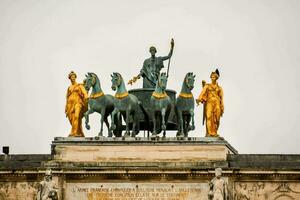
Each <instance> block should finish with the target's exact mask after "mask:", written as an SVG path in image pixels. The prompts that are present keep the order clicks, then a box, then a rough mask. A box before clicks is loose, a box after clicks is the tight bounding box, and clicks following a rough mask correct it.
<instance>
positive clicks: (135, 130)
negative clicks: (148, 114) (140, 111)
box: [131, 112, 138, 137]
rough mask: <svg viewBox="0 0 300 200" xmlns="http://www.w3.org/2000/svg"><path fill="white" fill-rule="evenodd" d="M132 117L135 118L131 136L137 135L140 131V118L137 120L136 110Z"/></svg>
mask: <svg viewBox="0 0 300 200" xmlns="http://www.w3.org/2000/svg"><path fill="white" fill-rule="evenodd" d="M132 119H133V122H132V132H131V137H135V136H136V135H137V133H138V128H137V126H138V120H137V117H136V112H135V113H133V114H132Z"/></svg>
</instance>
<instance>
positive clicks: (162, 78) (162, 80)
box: [157, 72, 168, 91]
mask: <svg viewBox="0 0 300 200" xmlns="http://www.w3.org/2000/svg"><path fill="white" fill-rule="evenodd" d="M167 82H168V76H167V74H166V73H165V72H163V73H161V74H160V75H159V77H158V83H157V85H158V87H160V88H161V89H162V91H165V90H166V88H167Z"/></svg>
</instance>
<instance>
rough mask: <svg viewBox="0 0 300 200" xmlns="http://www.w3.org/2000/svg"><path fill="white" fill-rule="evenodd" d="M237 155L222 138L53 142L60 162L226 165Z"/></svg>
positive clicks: (63, 139) (89, 139)
mask: <svg viewBox="0 0 300 200" xmlns="http://www.w3.org/2000/svg"><path fill="white" fill-rule="evenodd" d="M227 154H237V151H236V150H235V149H234V148H233V147H232V146H231V145H230V144H229V143H228V142H227V141H225V140H224V139H222V138H208V137H205V138H184V139H178V138H159V139H157V140H152V139H150V138H104V137H103V138H97V137H96V138H70V137H67V138H63V137H57V138H55V139H54V141H53V142H52V155H53V158H54V160H55V161H59V162H122V163H124V162H130V163H132V162H173V163H178V162H206V161H225V160H226V157H227Z"/></svg>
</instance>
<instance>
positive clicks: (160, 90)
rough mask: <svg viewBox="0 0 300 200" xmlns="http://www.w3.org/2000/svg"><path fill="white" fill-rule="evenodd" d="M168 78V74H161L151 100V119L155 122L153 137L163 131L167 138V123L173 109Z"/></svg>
mask: <svg viewBox="0 0 300 200" xmlns="http://www.w3.org/2000/svg"><path fill="white" fill-rule="evenodd" d="M167 81H168V77H167V75H166V73H161V74H160V76H159V77H158V80H157V83H156V87H155V90H154V92H153V93H152V96H151V99H150V107H151V114H150V116H151V119H152V122H153V131H152V137H153V138H155V137H157V134H159V133H160V132H161V130H163V136H164V137H165V136H166V129H167V126H166V125H167V122H168V118H169V115H170V111H171V108H172V103H171V99H170V97H169V96H168V95H167V93H166V91H165V90H166V87H167Z"/></svg>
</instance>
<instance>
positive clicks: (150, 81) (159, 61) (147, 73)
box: [128, 39, 174, 88]
mask: <svg viewBox="0 0 300 200" xmlns="http://www.w3.org/2000/svg"><path fill="white" fill-rule="evenodd" d="M173 48H174V40H173V39H172V40H171V49H170V52H169V54H168V55H167V56H162V57H156V56H155V54H156V52H157V50H156V48H155V47H154V46H152V47H150V49H149V52H150V54H151V57H150V58H148V59H146V60H145V61H144V63H143V68H142V69H141V71H140V73H139V75H137V76H135V77H133V79H131V80H129V82H128V84H131V85H132V84H133V83H135V82H136V81H137V80H138V79H140V78H141V77H143V88H155V85H156V81H157V79H158V76H159V74H160V70H161V69H162V68H163V67H164V63H163V61H165V60H168V59H170V58H171V57H172V54H173ZM169 66H170V62H169V64H168V69H169ZM168 71H169V70H168Z"/></svg>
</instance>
